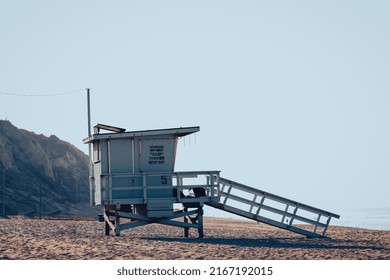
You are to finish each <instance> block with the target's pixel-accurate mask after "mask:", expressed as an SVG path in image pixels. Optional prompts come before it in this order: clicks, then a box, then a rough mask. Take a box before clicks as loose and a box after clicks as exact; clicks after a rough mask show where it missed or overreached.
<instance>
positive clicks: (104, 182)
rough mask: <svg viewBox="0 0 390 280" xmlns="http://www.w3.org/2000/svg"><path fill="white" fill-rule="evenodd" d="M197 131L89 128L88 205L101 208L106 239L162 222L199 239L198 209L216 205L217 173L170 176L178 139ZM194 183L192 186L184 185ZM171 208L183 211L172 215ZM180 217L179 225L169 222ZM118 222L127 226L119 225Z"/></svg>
mask: <svg viewBox="0 0 390 280" xmlns="http://www.w3.org/2000/svg"><path fill="white" fill-rule="evenodd" d="M102 130H104V131H105V133H102V132H101V131H102ZM198 131H199V127H180V128H170V129H157V130H144V131H128V132H126V130H125V129H122V128H118V127H113V126H109V125H103V124H98V125H96V126H95V127H94V134H93V135H91V136H90V137H88V138H86V139H84V143H85V144H91V145H92V147H93V149H92V150H93V152H92V155H91V159H90V160H91V162H92V168H91V174H90V175H91V176H90V178H91V180H90V189H91V204H92V205H102V206H104V215H103V217H104V221H105V225H106V226H105V228H106V234H109V231H110V229H112V230H114V232H115V234H116V235H119V234H120V231H121V230H123V229H128V228H133V227H137V226H142V225H145V224H147V223H161V224H167V225H172V226H179V227H183V228H184V229H185V231H184V232H185V236H188V230H189V228H197V229H198V232H199V237H203V219H202V216H203V209H202V208H203V205H204V203H206V202H207V203H211V202H214V200H215V202H218V201H219V193H218V182H219V171H200V172H174V168H175V158H176V148H177V142H178V138H179V137H183V136H186V135H189V134H191V133H195V132H198ZM194 178H197V179H198V180H197V182H198V183H197V184H196V185H193V184H186V181H187V180H191V179H194ZM201 178H203V184H199V179H201ZM176 203H180V204H182V205H183V209H181V210H175V209H174V204H176ZM189 209H192V210H189ZM191 215H195V217H191ZM179 217H184V222H179V221H174V220H173V219H176V218H179ZM187 217H188V218H187ZM121 219H127V220H130V222H127V223H123V224H121ZM189 220H190V221H191V223H189V222H188V221H189Z"/></svg>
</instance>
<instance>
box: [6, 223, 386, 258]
mask: <svg viewBox="0 0 390 280" xmlns="http://www.w3.org/2000/svg"><path fill="white" fill-rule="evenodd" d="M204 232H205V238H204V239H197V238H196V237H197V232H196V230H193V229H192V230H190V238H184V237H182V235H183V230H182V229H181V228H175V227H169V226H164V225H156V224H151V225H147V226H143V227H139V228H135V229H130V230H125V231H122V232H121V236H120V237H114V236H113V235H111V236H105V235H104V224H103V223H99V222H98V221H86V220H51V219H50V220H49V219H48V220H38V219H25V218H23V217H13V218H12V219H0V259H16V260H26V259H40V260H42V259H43V260H46V259H55V260H60V259H65V260H74V259H83V260H84V259H88V260H91V259H92V260H97V259H103V260H107V259H120V260H128V259H138V260H139V259H149V260H150V259H153V260H159V259H168V260H171V259H186V260H195V259H201V260H215V259H234V260H237V259H252V260H256V259H268V260H307V259H309V260H312V259H316V260H324V259H332V260H340V259H344V260H361V259H362V260H372V259H374V260H378V259H382V260H383V259H384V260H390V231H380V230H368V229H357V228H348V227H335V226H330V227H329V229H328V234H327V235H328V237H330V238H331V239H328V238H321V239H313V238H306V237H304V236H301V235H297V234H295V233H291V232H288V231H284V230H280V229H277V228H273V227H270V226H267V225H262V224H257V223H254V222H251V221H243V220H235V219H220V218H207V217H206V218H205V221H204Z"/></svg>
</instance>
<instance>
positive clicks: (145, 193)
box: [142, 173, 148, 204]
mask: <svg viewBox="0 0 390 280" xmlns="http://www.w3.org/2000/svg"><path fill="white" fill-rule="evenodd" d="M142 188H143V192H144V203H145V204H146V203H147V202H148V199H147V191H146V173H144V174H142Z"/></svg>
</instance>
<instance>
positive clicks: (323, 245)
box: [142, 237, 390, 251]
mask: <svg viewBox="0 0 390 280" xmlns="http://www.w3.org/2000/svg"><path fill="white" fill-rule="evenodd" d="M142 239H144V240H150V241H160V242H161V241H163V242H180V243H196V244H213V245H229V246H239V247H263V248H264V247H265V248H301V249H343V250H382V251H389V250H390V249H388V248H383V247H379V246H375V245H372V246H365V245H360V244H356V241H354V240H335V239H329V238H326V239H317V238H315V239H314V238H259V239H252V238H203V239H199V238H179V237H172V238H168V237H164V238H159V237H145V238H142Z"/></svg>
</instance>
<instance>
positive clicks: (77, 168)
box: [0, 120, 97, 216]
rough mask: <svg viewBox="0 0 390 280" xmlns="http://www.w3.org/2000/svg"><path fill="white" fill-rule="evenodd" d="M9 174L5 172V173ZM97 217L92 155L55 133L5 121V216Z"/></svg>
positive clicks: (1, 157) (0, 177)
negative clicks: (92, 199)
mask: <svg viewBox="0 0 390 280" xmlns="http://www.w3.org/2000/svg"><path fill="white" fill-rule="evenodd" d="M4 170H5V171H4ZM4 172H5V202H6V203H5V205H6V213H7V214H8V215H25V216H38V215H39V214H40V213H41V214H42V215H43V216H52V215H64V216H69V215H72V216H95V215H96V213H97V210H96V209H94V208H91V207H90V206H89V185H88V157H87V155H85V154H84V153H83V152H82V151H80V150H78V149H77V148H76V147H75V146H73V145H71V144H70V143H67V142H65V141H62V140H60V139H59V138H58V137H56V136H54V135H52V136H50V137H46V136H44V135H38V134H36V133H34V132H30V131H27V130H24V129H19V128H17V127H15V126H14V125H12V123H11V122H9V121H2V120H0V206H1V208H0V215H1V214H2V213H3V181H4Z"/></svg>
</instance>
